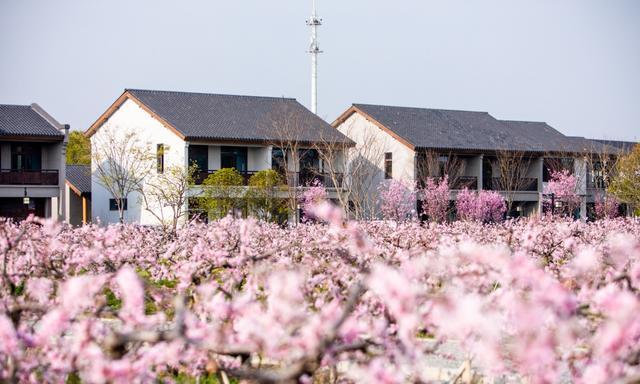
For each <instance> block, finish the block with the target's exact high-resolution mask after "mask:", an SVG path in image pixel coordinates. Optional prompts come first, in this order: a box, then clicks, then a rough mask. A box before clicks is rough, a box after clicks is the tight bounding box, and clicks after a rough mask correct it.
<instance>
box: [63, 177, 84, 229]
mask: <svg viewBox="0 0 640 384" xmlns="http://www.w3.org/2000/svg"><path fill="white" fill-rule="evenodd" d="M64 195H65V199H66V200H65V207H66V210H65V220H66V221H67V223H69V224H71V225H83V224H87V223H89V222H91V166H90V165H75V164H74V165H72V164H68V165H67V180H66V185H65V194H64Z"/></svg>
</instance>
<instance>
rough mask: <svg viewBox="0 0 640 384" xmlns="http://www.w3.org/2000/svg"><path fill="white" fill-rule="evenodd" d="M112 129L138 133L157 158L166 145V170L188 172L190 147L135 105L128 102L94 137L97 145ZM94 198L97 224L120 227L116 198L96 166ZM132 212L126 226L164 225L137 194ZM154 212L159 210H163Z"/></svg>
mask: <svg viewBox="0 0 640 384" xmlns="http://www.w3.org/2000/svg"><path fill="white" fill-rule="evenodd" d="M108 129H113V130H115V131H116V132H117V131H122V132H123V133H124V132H131V131H133V132H135V133H136V134H137V135H138V137H139V139H140V140H141V141H142V142H143V143H148V145H149V147H150V150H151V151H153V153H154V154H155V151H156V147H157V144H164V145H165V152H164V153H165V155H164V164H165V169H167V168H168V167H172V166H179V167H181V168H184V165H185V164H186V153H185V150H186V146H185V142H184V141H183V140H182V139H180V138H179V137H178V136H177V135H176V134H175V133H174V132H172V131H171V130H169V129H168V128H167V127H165V126H164V125H162V124H161V123H160V122H159V121H158V120H156V119H154V118H153V117H152V116H151V115H150V114H149V113H147V112H146V111H145V110H143V109H142V108H140V106H139V105H138V104H137V103H135V102H133V101H131V100H127V101H125V102H124V103H123V104H122V105H121V106H120V108H119V109H118V110H117V111H116V112H115V113H114V114H113V115H111V117H109V119H108V120H107V121H105V123H104V124H103V125H102V126H101V127H100V128H99V129H98V130H97V132H96V133H95V134H94V135H93V136H92V137H91V143H92V145H94V144H95V143H96V142H97V141H98V140H99V137H100V135H101V134H103V132H105V131H106V130H108ZM152 162H153V164H152V167H153V171H152V172H155V157H154V159H153V160H152ZM91 173H92V179H91V197H92V199H91V200H92V217H93V220H94V222H97V220H99V221H100V222H101V223H102V224H108V223H117V222H118V211H110V210H109V199H112V198H113V196H111V194H110V193H109V192H108V191H107V190H106V189H105V188H104V186H102V185H101V184H100V182H99V179H98V177H97V175H96V164H94V162H92V164H91ZM127 205H128V209H127V211H126V212H125V222H137V223H140V224H144V225H157V224H160V223H159V222H158V220H157V219H156V218H155V217H154V216H153V215H152V214H151V213H149V212H147V211H146V210H145V209H144V204H143V202H142V197H141V196H140V195H139V194H137V193H132V194H130V195H129V198H128V202H127ZM154 209H156V210H159V209H160V208H159V207H155V208H154ZM165 212H166V215H167V216H166V217H170V216H169V209H166V211H165Z"/></svg>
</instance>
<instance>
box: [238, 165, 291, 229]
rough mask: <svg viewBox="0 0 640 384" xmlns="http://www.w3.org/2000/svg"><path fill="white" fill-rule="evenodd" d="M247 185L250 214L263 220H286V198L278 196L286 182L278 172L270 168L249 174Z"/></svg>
mask: <svg viewBox="0 0 640 384" xmlns="http://www.w3.org/2000/svg"><path fill="white" fill-rule="evenodd" d="M249 186H250V187H251V188H250V189H249V191H248V192H247V203H248V206H249V212H250V213H251V214H252V215H254V216H256V217H257V218H259V219H261V220H264V221H273V222H277V223H283V222H286V220H287V216H288V213H289V209H288V204H287V200H286V199H282V198H280V197H279V196H278V192H280V191H282V190H283V189H284V188H286V184H285V182H284V180H283V178H282V176H280V174H279V173H278V172H276V171H274V170H272V169H266V170H262V171H259V172H257V173H256V174H254V175H253V176H251V178H250V179H249Z"/></svg>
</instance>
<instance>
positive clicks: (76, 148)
mask: <svg viewBox="0 0 640 384" xmlns="http://www.w3.org/2000/svg"><path fill="white" fill-rule="evenodd" d="M67 164H82V165H89V164H91V141H90V140H89V138H88V137H86V136H85V135H84V133H82V132H80V131H71V133H69V142H68V143H67Z"/></svg>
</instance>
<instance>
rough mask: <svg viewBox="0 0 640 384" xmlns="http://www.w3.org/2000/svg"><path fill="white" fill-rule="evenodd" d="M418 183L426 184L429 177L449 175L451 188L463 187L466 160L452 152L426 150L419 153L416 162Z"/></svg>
mask: <svg viewBox="0 0 640 384" xmlns="http://www.w3.org/2000/svg"><path fill="white" fill-rule="evenodd" d="M416 170H417V178H418V180H417V181H418V185H419V186H424V185H426V182H427V179H430V178H431V179H439V178H441V177H444V176H447V177H448V180H449V186H450V187H451V189H462V187H464V185H463V184H464V183H462V177H463V175H464V171H465V162H464V160H463V159H461V158H460V157H459V156H457V155H455V154H453V153H452V152H441V151H435V150H426V151H422V152H420V153H419V154H418V158H417V162H416Z"/></svg>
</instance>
